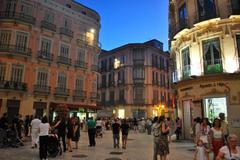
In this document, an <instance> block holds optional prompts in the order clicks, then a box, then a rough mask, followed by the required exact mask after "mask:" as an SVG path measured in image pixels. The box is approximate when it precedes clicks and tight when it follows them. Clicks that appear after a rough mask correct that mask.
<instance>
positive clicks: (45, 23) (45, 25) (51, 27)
mask: <svg viewBox="0 0 240 160" xmlns="http://www.w3.org/2000/svg"><path fill="white" fill-rule="evenodd" d="M41 28H45V29H48V30H50V31H53V32H56V30H57V27H56V25H55V24H53V23H50V22H48V21H45V20H42V21H41Z"/></svg>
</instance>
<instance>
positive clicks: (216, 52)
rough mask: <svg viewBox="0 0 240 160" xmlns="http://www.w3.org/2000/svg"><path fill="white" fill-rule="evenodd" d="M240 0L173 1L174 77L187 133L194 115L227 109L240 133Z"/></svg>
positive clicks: (186, 134) (215, 113)
mask: <svg viewBox="0 0 240 160" xmlns="http://www.w3.org/2000/svg"><path fill="white" fill-rule="evenodd" d="M239 14H240V1H239V0H221V1H218V0H204V1H203V0H190V1H186V0H171V1H170V4H169V18H170V19H169V22H170V32H169V37H170V40H171V58H172V60H173V61H172V64H173V66H172V67H173V68H174V71H173V74H172V78H173V82H174V85H173V86H174V88H175V89H176V97H177V107H178V115H179V116H180V117H181V118H182V119H183V122H184V123H183V124H184V128H183V130H184V137H185V138H190V133H189V128H190V126H191V124H192V122H193V118H196V117H198V116H199V117H207V118H209V120H210V121H213V119H214V118H216V117H218V115H219V113H220V112H223V113H225V115H226V117H227V121H228V122H229V127H230V132H231V133H237V134H238V135H239V134H240V130H239V127H240V118H239V111H240V72H239V71H240V61H239V60H240V15H239Z"/></svg>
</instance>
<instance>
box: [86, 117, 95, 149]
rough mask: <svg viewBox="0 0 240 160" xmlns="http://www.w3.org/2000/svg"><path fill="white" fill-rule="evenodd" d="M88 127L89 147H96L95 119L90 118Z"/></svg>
mask: <svg viewBox="0 0 240 160" xmlns="http://www.w3.org/2000/svg"><path fill="white" fill-rule="evenodd" d="M87 127H88V139H89V147H94V146H95V145H96V142H95V135H96V128H95V127H96V122H95V121H94V120H93V117H91V118H89V120H88V122H87Z"/></svg>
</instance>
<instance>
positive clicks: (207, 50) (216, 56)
mask: <svg viewBox="0 0 240 160" xmlns="http://www.w3.org/2000/svg"><path fill="white" fill-rule="evenodd" d="M203 53H204V57H205V61H206V64H207V65H213V64H219V63H220V61H221V51H220V43H219V39H218V38H214V39H211V40H206V41H203Z"/></svg>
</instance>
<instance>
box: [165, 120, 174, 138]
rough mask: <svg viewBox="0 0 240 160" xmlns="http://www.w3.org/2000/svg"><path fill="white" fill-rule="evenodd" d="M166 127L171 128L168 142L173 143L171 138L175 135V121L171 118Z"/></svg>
mask: <svg viewBox="0 0 240 160" xmlns="http://www.w3.org/2000/svg"><path fill="white" fill-rule="evenodd" d="M166 125H167V126H168V127H169V134H168V141H169V142H171V136H172V135H173V133H174V121H173V120H172V119H171V118H170V117H168V118H167V121H166Z"/></svg>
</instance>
